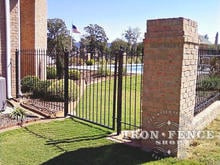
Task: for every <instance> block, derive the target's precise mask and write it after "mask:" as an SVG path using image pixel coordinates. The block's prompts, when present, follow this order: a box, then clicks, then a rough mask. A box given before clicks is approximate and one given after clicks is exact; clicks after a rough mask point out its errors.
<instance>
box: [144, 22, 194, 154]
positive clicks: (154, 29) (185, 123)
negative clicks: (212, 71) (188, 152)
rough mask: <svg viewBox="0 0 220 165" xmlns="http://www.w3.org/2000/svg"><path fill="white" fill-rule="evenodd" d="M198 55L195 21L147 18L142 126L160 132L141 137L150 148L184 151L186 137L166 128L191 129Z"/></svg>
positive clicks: (177, 152)
mask: <svg viewBox="0 0 220 165" xmlns="http://www.w3.org/2000/svg"><path fill="white" fill-rule="evenodd" d="M197 58H198V33H197V23H196V22H194V21H192V20H189V19H185V18H172V19H158V20H148V21H147V33H146V35H145V39H144V75H143V76H144V77H143V81H144V86H143V105H142V108H143V119H142V124H143V127H142V128H143V130H146V131H159V132H160V136H159V139H157V140H156V139H154V140H143V147H144V148H146V149H148V150H153V149H155V148H158V147H161V148H163V149H164V151H165V152H168V151H169V152H170V154H171V155H173V156H178V157H182V156H183V155H184V149H185V147H186V146H187V141H184V142H183V141H181V142H183V143H180V141H178V137H177V136H174V137H173V138H172V139H170V138H169V137H168V132H169V131H179V130H183V131H184V130H190V129H191V128H190V125H191V122H192V119H193V111H194V104H195V89H196V73H197ZM170 123H171V124H170ZM158 125H160V127H159V126H158ZM162 133H163V134H162ZM165 134H166V135H165ZM158 140H159V141H160V142H161V141H162V140H165V141H167V142H172V145H161V144H158ZM156 141H157V142H156ZM155 143H157V144H155ZM174 143H175V144H174Z"/></svg>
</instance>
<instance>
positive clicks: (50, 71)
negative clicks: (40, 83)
mask: <svg viewBox="0 0 220 165" xmlns="http://www.w3.org/2000/svg"><path fill="white" fill-rule="evenodd" d="M56 76H57V70H56V68H55V67H47V79H55V78H56Z"/></svg>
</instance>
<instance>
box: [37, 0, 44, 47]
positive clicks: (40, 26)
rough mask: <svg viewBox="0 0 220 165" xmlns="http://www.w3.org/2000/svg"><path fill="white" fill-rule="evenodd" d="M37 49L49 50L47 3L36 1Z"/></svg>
mask: <svg viewBox="0 0 220 165" xmlns="http://www.w3.org/2000/svg"><path fill="white" fill-rule="evenodd" d="M35 48H36V49H47V1H46V0H36V1H35Z"/></svg>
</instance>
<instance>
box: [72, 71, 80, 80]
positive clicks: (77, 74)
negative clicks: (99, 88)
mask: <svg viewBox="0 0 220 165" xmlns="http://www.w3.org/2000/svg"><path fill="white" fill-rule="evenodd" d="M80 77H81V74H80V71H79V70H73V69H71V70H69V78H70V79H72V80H79V79H80Z"/></svg>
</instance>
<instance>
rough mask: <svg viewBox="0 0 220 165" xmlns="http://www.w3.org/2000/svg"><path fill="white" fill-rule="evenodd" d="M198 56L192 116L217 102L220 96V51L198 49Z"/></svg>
mask: <svg viewBox="0 0 220 165" xmlns="http://www.w3.org/2000/svg"><path fill="white" fill-rule="evenodd" d="M198 55H199V56H198V72H197V82H196V105H195V111H194V115H196V114H198V113H199V112H201V111H202V110H203V109H205V108H206V107H207V106H209V105H210V104H211V103H213V102H214V101H216V100H218V99H219V96H220V91H219V90H220V51H218V50H215V49H200V50H199V54H198Z"/></svg>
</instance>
